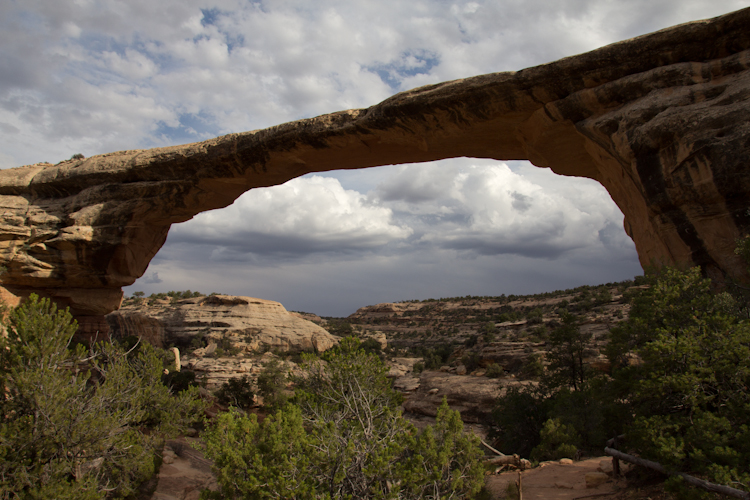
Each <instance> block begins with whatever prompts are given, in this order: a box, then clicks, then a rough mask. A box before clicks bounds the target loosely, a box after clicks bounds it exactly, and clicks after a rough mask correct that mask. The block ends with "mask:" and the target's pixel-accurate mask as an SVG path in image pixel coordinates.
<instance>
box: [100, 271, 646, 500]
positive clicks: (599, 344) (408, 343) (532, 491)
mask: <svg viewBox="0 0 750 500" xmlns="http://www.w3.org/2000/svg"><path fill="white" fill-rule="evenodd" d="M633 286H635V285H634V283H633V282H624V283H610V284H607V285H601V286H598V287H580V288H577V289H574V290H565V291H560V292H553V293H545V294H540V295H533V296H522V297H521V296H507V297H506V296H500V297H457V298H443V299H429V300H426V301H411V302H400V303H384V304H377V305H375V306H367V307H363V308H361V309H359V310H358V311H357V312H356V313H354V314H352V315H351V316H349V317H348V318H320V317H318V316H316V315H314V314H310V313H294V312H288V311H286V309H284V307H283V306H282V305H281V304H279V303H277V302H272V301H265V300H261V299H254V298H249V297H233V296H227V295H212V296H203V295H199V294H194V295H195V296H190V297H181V296H180V294H179V293H176V294H174V295H173V297H166V296H155V297H151V298H145V297H143V298H136V299H133V298H131V299H129V300H127V301H126V302H125V303H124V305H123V307H122V308H121V309H120V310H119V311H117V312H115V313H112V314H110V315H109V316H108V317H107V321H108V323H109V325H110V328H111V330H112V332H113V333H114V334H115V336H118V337H127V336H129V335H138V336H141V337H143V338H145V339H146V340H148V341H149V342H151V343H154V344H155V345H158V346H161V347H172V346H176V347H178V349H179V351H180V358H181V359H180V362H181V366H182V369H183V370H191V371H194V372H195V373H196V374H197V379H198V380H200V381H202V383H203V384H204V385H205V386H206V387H207V388H208V389H209V390H212V389H215V388H217V387H218V386H220V385H221V384H222V383H223V382H225V381H227V380H229V379H230V378H232V377H238V376H243V375H244V376H248V377H249V378H250V380H251V381H254V380H255V379H256V378H257V376H258V375H259V374H260V373H261V372H262V371H263V369H264V366H265V365H266V364H268V363H269V362H271V361H272V360H278V361H280V362H281V363H282V366H283V367H284V368H285V369H286V370H288V371H294V370H295V369H296V368H297V362H299V361H300V357H299V354H300V353H301V352H305V351H308V352H312V351H316V352H321V351H324V350H326V349H329V348H330V347H332V346H334V345H335V344H336V343H337V342H338V339H339V338H340V336H344V335H355V336H359V337H361V338H363V339H367V338H372V339H374V340H375V344H377V346H378V347H379V348H380V350H381V351H382V352H383V354H384V356H385V357H386V359H387V362H388V364H389V369H390V371H389V376H390V377H391V378H392V379H393V380H394V387H395V388H396V389H398V390H399V391H401V392H402V393H403V394H404V396H405V401H404V405H403V408H404V412H405V415H406V416H407V418H409V419H410V420H412V421H413V422H414V423H415V424H416V425H417V426H421V425H425V424H426V423H430V422H432V421H433V419H434V417H435V415H436V413H437V408H438V406H439V405H440V403H441V402H442V400H443V398H447V400H448V403H449V405H450V406H451V407H452V408H454V409H456V410H459V411H460V412H461V415H462V418H463V419H464V422H465V423H466V426H467V430H470V431H471V432H474V433H476V434H478V435H479V436H480V437H482V438H483V439H486V436H487V428H486V427H485V424H486V423H487V421H488V418H489V415H490V412H491V410H492V408H493V406H494V401H495V400H496V398H497V397H498V396H500V395H502V394H503V393H504V391H506V390H507V389H508V388H510V387H518V386H524V385H530V384H535V383H536V380H535V379H536V376H537V375H538V370H540V369H542V367H543V366H544V364H545V353H546V351H547V349H548V348H549V346H548V339H549V335H550V333H551V332H552V331H554V329H555V328H557V327H558V326H559V325H560V324H561V321H562V316H563V315H564V314H565V313H572V314H575V315H577V316H578V318H579V320H580V321H579V323H580V329H581V331H582V332H584V333H590V334H591V342H590V347H589V349H588V351H587V353H586V355H587V359H586V362H587V363H588V364H589V366H591V367H594V368H596V369H599V370H603V371H606V370H607V369H608V364H607V361H606V357H605V356H604V355H603V348H604V346H605V345H606V338H607V333H608V332H609V330H610V328H611V327H612V326H613V325H615V324H616V323H617V322H619V321H621V320H622V319H623V318H626V317H627V314H628V310H629V305H628V303H627V302H628V301H627V294H628V289H629V288H631V287H633ZM488 453H489V452H488ZM164 456H165V463H164V465H163V466H162V469H161V471H160V474H159V480H158V487H157V489H156V492H155V493H154V495H153V497H152V498H153V499H154V500H172V499H192V498H197V493H195V492H197V491H199V490H200V489H201V488H204V487H208V486H210V485H211V484H213V483H212V477H211V476H210V474H208V471H209V468H208V467H209V466H208V465H207V463H206V462H205V461H204V460H203V459H202V458H201V457H200V455H199V453H198V452H196V451H195V450H193V449H192V448H190V447H189V446H188V445H187V444H186V442H184V441H181V442H170V443H168V445H167V447H166V448H165V454H164ZM607 460H609V459H606V460H605V458H599V459H590V460H586V461H582V462H576V463H574V464H566V465H560V464H551V463H550V464H546V465H545V466H544V467H540V468H535V469H533V470H528V471H525V472H524V473H523V474H524V478H523V481H524V483H523V485H524V486H523V491H524V498H525V499H527V500H528V499H533V498H549V499H552V498H554V499H558V498H559V499H566V500H567V499H573V498H588V497H592V496H597V497H599V498H613V499H614V498H625V497H616V496H613V495H616V494H618V489H621V488H622V486H623V484H624V483H622V482H621V481H620V482H618V481H614V480H612V479H611V478H609V479H606V480H604V483H603V484H600V485H596V486H594V485H592V484H588V486H587V483H586V477H587V474H589V473H593V472H596V469H597V468H601V467H602V463H603V462H602V461H607ZM605 468H606V467H605ZM605 474H606V471H605ZM514 478H515V479H514ZM516 479H517V473H516V472H513V473H511V474H510V475H508V474H507V473H505V474H503V473H502V472H501V473H500V474H492V475H490V476H488V486H489V487H490V489H491V491H492V492H493V498H503V497H504V494H505V493H504V492H505V488H506V485H507V483H508V482H510V481H515V480H516ZM600 479H602V476H601V474H600ZM535 495H536V496H535ZM628 498H639V497H632V496H631V497H628ZM644 498H645V497H644Z"/></svg>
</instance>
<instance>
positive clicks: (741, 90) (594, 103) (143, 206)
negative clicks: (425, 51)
mask: <svg viewBox="0 0 750 500" xmlns="http://www.w3.org/2000/svg"><path fill="white" fill-rule="evenodd" d="M748 68H750V9H744V10H741V11H738V12H735V13H731V14H727V15H725V16H721V17H718V18H715V19H712V20H709V21H699V22H694V23H688V24H684V25H680V26H677V27H674V28H670V29H667V30H663V31H659V32H656V33H653V34H650V35H646V36H643V37H639V38H635V39H631V40H627V41H624V42H620V43H616V44H613V45H609V46H607V47H603V48H601V49H597V50H595V51H592V52H588V53H586V54H582V55H578V56H574V57H569V58H565V59H562V60H560V61H556V62H553V63H550V64H545V65H542V66H537V67H533V68H529V69H525V70H522V71H519V72H514V73H495V74H490V75H483V76H477V77H473V78H467V79H464V80H457V81H453V82H446V83H442V84H437V85H430V86H426V87H421V88H418V89H415V90H411V91H408V92H403V93H400V94H397V95H395V96H393V97H391V98H389V99H387V100H385V101H384V102H382V103H380V104H378V105H376V106H373V107H371V108H368V109H360V110H349V111H342V112H338V113H332V114H329V115H323V116H319V117H316V118H312V119H308V120H300V121H296V122H291V123H286V124H283V125H279V126H275V127H271V128H268V129H264V130H259V131H253V132H245V133H239V134H230V135H227V136H223V137H219V138H216V139H212V140H209V141H205V142H200V143H195V144H188V145H183V146H174V147H169V148H159V149H151V150H138V151H121V152H116V153H110V154H105V155H99V156H94V157H91V158H88V159H84V160H70V161H66V162H62V163H59V164H57V165H50V164H36V165H30V166H26V167H20V168H18V169H11V170H3V171H0V204H1V205H2V209H3V215H2V220H0V224H1V226H0V235H1V237H0V241H2V246H0V265H2V266H4V267H6V272H5V273H4V274H3V275H2V276H1V279H2V285H3V287H4V289H2V288H0V292H3V293H5V296H6V297H10V298H13V297H14V296H15V297H19V296H24V295H27V294H28V293H30V292H34V291H35V292H37V293H41V294H43V295H47V296H51V297H53V298H54V299H55V300H57V301H58V302H60V303H62V304H63V305H70V306H72V308H73V310H74V312H75V313H77V314H78V315H79V316H86V315H94V316H97V315H102V314H105V313H107V312H109V311H111V310H113V309H116V308H117V307H118V306H119V302H120V300H121V297H122V291H121V287H122V286H126V285H130V284H132V283H133V282H134V281H135V280H136V279H137V278H138V277H140V276H141V275H142V274H143V273H144V272H145V270H146V268H147V266H148V263H149V262H150V260H151V259H152V258H153V257H154V255H155V254H156V253H157V251H158V250H159V248H161V246H162V245H163V244H164V242H165V240H166V236H167V232H168V230H169V227H170V226H171V224H174V223H176V222H183V221H186V220H188V219H190V218H191V217H192V216H194V215H195V214H197V213H199V212H202V211H206V210H210V209H215V208H221V207H225V206H227V205H229V204H231V203H232V202H233V201H234V200H235V199H236V198H237V197H238V196H239V195H240V194H242V193H244V192H245V191H247V190H249V189H252V188H255V187H266V186H272V185H276V184H281V183H283V182H285V181H287V180H289V179H292V178H294V177H298V176H300V175H303V174H306V173H309V172H321V171H327V170H333V169H353V168H366V167H372V166H378V165H387V164H398V163H414V162H426V161H433V160H438V159H443V158H451V157H459V156H468V157H477V158H492V159H497V160H521V159H528V160H530V161H531V162H532V163H534V164H535V165H537V166H540V167H550V168H552V170H553V171H555V172H556V173H558V174H563V175H572V176H581V177H589V178H592V179H595V180H597V181H598V182H600V183H601V184H602V185H603V186H604V187H605V188H606V189H607V191H608V192H609V193H610V195H611V196H612V199H613V200H614V201H615V203H616V204H617V205H618V206H619V207H620V209H621V210H622V212H623V213H624V215H625V229H626V231H627V233H628V234H629V235H630V236H631V237H632V238H633V240H634V241H635V245H636V249H637V251H638V254H639V258H640V261H641V263H642V264H643V265H648V264H651V263H654V264H698V265H701V266H703V267H704V269H706V271H707V272H708V273H709V274H712V275H719V274H731V275H733V276H739V277H743V278H746V277H747V275H746V271H745V269H744V266H743V264H742V263H741V262H740V261H739V259H738V258H737V256H736V255H735V254H734V252H733V249H734V245H735V240H736V239H737V238H738V237H740V236H742V235H744V234H745V233H746V232H747V230H748V228H749V227H750V213H748V199H749V198H748V194H750V175H748V173H747V172H748V166H750V161H749V160H750V133H749V132H750V106H749V105H748V103H750V72H749V71H748ZM94 327H95V325H94Z"/></svg>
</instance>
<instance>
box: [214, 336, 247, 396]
mask: <svg viewBox="0 0 750 500" xmlns="http://www.w3.org/2000/svg"><path fill="white" fill-rule="evenodd" d="M217 350H218V349H217ZM216 399H217V400H218V401H219V403H220V404H223V405H225V406H235V407H237V408H247V407H249V406H251V405H252V404H253V402H254V401H255V394H254V393H253V386H252V384H251V382H250V379H249V378H248V377H247V375H243V376H242V377H232V378H230V379H229V380H227V381H226V382H224V383H223V384H221V387H219V390H217V391H216Z"/></svg>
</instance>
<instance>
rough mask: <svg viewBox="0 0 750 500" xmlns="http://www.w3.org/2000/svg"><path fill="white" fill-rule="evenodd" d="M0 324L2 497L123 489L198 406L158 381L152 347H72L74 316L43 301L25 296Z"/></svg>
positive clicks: (86, 495) (142, 474)
mask: <svg viewBox="0 0 750 500" xmlns="http://www.w3.org/2000/svg"><path fill="white" fill-rule="evenodd" d="M4 326H5V329H6V331H7V337H4V338H0V498H2V499H15V498H34V499H68V498H69V499H101V498H105V497H111V498H115V497H124V496H128V495H130V494H132V493H133V492H134V490H135V488H136V487H137V486H138V485H139V484H140V483H141V482H143V481H144V480H145V479H147V478H148V477H150V476H151V475H152V474H153V473H154V466H155V451H156V448H157V447H158V445H159V443H160V441H161V440H162V439H163V437H164V436H166V435H169V434H172V433H174V432H176V431H178V430H180V429H184V428H185V427H186V425H188V424H189V423H190V422H191V421H192V420H193V419H195V418H196V417H197V416H199V415H200V413H201V412H202V407H203V406H202V403H201V402H200V401H199V400H198V398H197V392H196V391H194V390H187V391H183V392H181V393H180V394H179V395H177V396H172V395H171V394H170V392H169V389H168V388H167V387H166V386H164V385H163V384H162V383H161V380H160V379H161V375H162V371H163V367H162V366H163V365H162V361H161V359H160V358H159V357H158V356H157V355H156V353H155V351H154V349H153V348H150V347H148V346H140V349H137V350H133V351H131V352H130V353H129V354H128V353H125V352H123V351H122V350H121V349H119V348H118V347H117V346H114V345H111V344H99V345H97V346H95V347H93V348H91V349H87V348H85V347H84V346H83V345H76V346H73V345H72V344H71V339H72V336H73V334H74V333H75V331H76V328H77V325H76V323H75V321H73V320H72V317H71V315H70V314H69V313H68V312H67V311H59V310H57V308H56V306H55V305H54V304H52V303H50V301H49V300H48V299H39V298H38V297H37V296H35V295H32V296H31V297H30V298H29V300H28V301H26V302H25V303H24V304H23V305H22V306H20V307H18V308H17V309H15V310H13V311H11V313H10V316H9V320H8V322H7V324H6V325H4ZM146 430H147V431H146ZM144 431H146V432H144Z"/></svg>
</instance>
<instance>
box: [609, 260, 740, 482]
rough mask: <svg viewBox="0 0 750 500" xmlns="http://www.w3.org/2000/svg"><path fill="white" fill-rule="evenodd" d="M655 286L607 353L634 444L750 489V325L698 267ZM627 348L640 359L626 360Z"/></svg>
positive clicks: (672, 463)
mask: <svg viewBox="0 0 750 500" xmlns="http://www.w3.org/2000/svg"><path fill="white" fill-rule="evenodd" d="M651 282H652V286H651V287H650V289H649V290H647V291H645V292H644V293H642V295H641V296H636V297H634V301H633V307H632V309H631V317H630V319H629V320H628V321H626V322H623V323H620V325H618V327H617V328H616V329H614V330H613V332H612V341H611V343H610V346H609V350H608V352H609V354H610V356H611V359H612V360H613V368H614V370H613V376H614V377H615V380H616V381H617V382H618V383H619V384H621V385H622V387H624V388H625V391H624V393H625V398H626V399H627V400H628V401H629V403H630V405H631V408H632V410H631V411H632V413H633V415H634V416H635V418H634V420H633V421H632V423H630V424H629V426H628V429H627V434H628V442H629V443H630V446H632V447H633V449H634V450H635V451H636V452H638V453H640V454H641V455H642V456H644V457H645V458H649V459H651V460H655V461H658V462H660V463H662V464H663V465H665V466H666V467H671V468H674V469H677V470H681V471H683V472H687V473H690V472H693V473H697V474H702V475H705V476H706V477H707V478H708V479H709V480H712V481H714V482H719V483H723V484H728V483H732V482H735V483H736V484H739V485H740V487H741V488H743V489H745V490H747V489H750V487H749V486H748V485H750V471H748V469H747V467H746V465H747V464H748V463H750V446H748V443H750V392H749V391H748V389H747V388H748V387H749V386H750V323H748V321H747V320H743V319H740V318H738V317H737V316H734V315H732V314H731V312H732V311H736V310H738V309H737V308H727V303H728V302H731V298H730V297H728V294H725V293H718V294H717V293H715V292H714V291H713V290H712V287H711V283H710V281H709V280H707V279H704V278H702V277H701V274H700V269H698V268H695V269H691V270H688V271H685V272H681V271H677V270H675V269H664V270H662V272H661V274H660V275H658V276H655V277H652V281H651ZM628 351H635V352H636V353H637V354H638V355H639V356H640V358H641V360H642V363H641V364H639V365H636V366H628V364H627V362H626V357H625V354H626V353H627V352H628ZM743 485H744V486H743Z"/></svg>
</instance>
